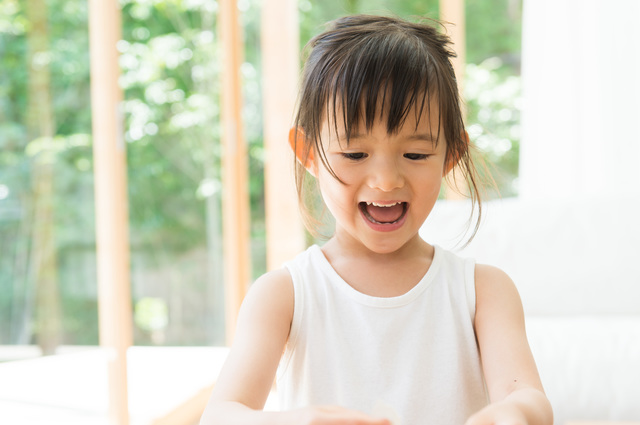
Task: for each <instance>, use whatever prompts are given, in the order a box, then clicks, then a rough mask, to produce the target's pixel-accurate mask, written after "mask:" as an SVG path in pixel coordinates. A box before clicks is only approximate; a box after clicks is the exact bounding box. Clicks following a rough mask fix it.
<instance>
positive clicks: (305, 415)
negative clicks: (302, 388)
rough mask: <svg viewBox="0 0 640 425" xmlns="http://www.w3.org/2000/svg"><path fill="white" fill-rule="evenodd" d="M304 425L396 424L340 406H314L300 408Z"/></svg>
mask: <svg viewBox="0 0 640 425" xmlns="http://www.w3.org/2000/svg"><path fill="white" fill-rule="evenodd" d="M297 413H299V414H300V417H301V418H302V421H301V422H300V423H301V424H304V425H394V424H392V423H391V421H390V420H389V419H385V418H376V417H373V416H369V415H366V414H364V413H362V412H358V411H356V410H349V409H345V408H343V407H338V406H314V407H306V408H303V409H300V410H298V412H297Z"/></svg>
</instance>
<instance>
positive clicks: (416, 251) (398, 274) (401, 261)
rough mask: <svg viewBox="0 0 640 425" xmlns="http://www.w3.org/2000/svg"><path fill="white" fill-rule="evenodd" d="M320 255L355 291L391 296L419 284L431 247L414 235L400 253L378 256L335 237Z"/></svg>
mask: <svg viewBox="0 0 640 425" xmlns="http://www.w3.org/2000/svg"><path fill="white" fill-rule="evenodd" d="M322 252H323V253H324V255H325V257H326V258H327V260H328V261H329V263H330V264H331V266H332V267H333V268H334V269H335V271H336V272H337V273H338V274H339V275H340V276H341V277H342V279H344V280H345V281H346V282H347V283H348V284H349V285H351V286H352V287H353V288H354V289H356V290H358V291H360V292H362V293H364V294H367V295H372V296H378V297H393V296H399V295H402V294H404V293H406V292H408V291H409V290H411V288H413V287H414V286H415V285H417V284H418V282H420V280H421V279H422V278H423V277H424V275H425V274H426V273H427V271H428V270H429V267H430V266H431V262H432V260H433V255H434V248H433V246H431V245H429V244H428V243H426V242H425V241H424V240H423V239H422V238H420V236H419V235H416V236H415V237H414V238H412V239H411V240H410V241H409V242H407V243H406V244H405V245H403V246H402V247H401V248H400V249H399V250H397V251H394V252H391V253H385V254H380V253H376V252H373V251H370V250H368V249H366V247H364V246H362V245H360V246H358V245H354V244H351V243H349V242H348V241H345V240H342V239H341V238H340V237H336V236H334V237H333V238H331V239H330V240H329V241H328V242H327V243H326V244H325V245H324V246H323V247H322Z"/></svg>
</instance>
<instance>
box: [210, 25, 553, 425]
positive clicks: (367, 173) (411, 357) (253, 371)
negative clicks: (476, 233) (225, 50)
mask: <svg viewBox="0 0 640 425" xmlns="http://www.w3.org/2000/svg"><path fill="white" fill-rule="evenodd" d="M449 43H450V42H449V39H448V38H447V37H446V36H444V35H442V34H440V33H439V32H438V31H437V30H436V29H434V28H432V27H431V26H428V25H423V24H416V23H410V22H406V21H403V20H400V19H396V18H390V17H380V16H351V17H346V18H343V19H339V20H337V21H335V22H333V23H332V25H331V27H330V29H329V30H328V31H326V32H325V33H323V34H321V35H319V36H318V37H316V38H314V39H313V40H312V41H311V42H310V49H311V51H310V54H309V57H308V60H307V63H306V66H305V69H304V75H303V82H302V87H301V93H300V98H299V110H298V114H297V118H296V123H295V126H294V128H293V129H292V131H291V134H290V142H291V144H292V146H293V149H294V152H295V154H296V158H297V160H298V163H299V164H300V166H301V167H303V169H302V171H303V172H302V173H298V177H297V183H298V192H299V194H300V196H301V199H302V200H304V194H303V188H304V187H306V186H308V185H305V174H306V172H308V173H309V174H311V175H312V176H313V177H314V178H315V180H316V182H317V184H318V187H319V189H320V193H321V194H322V198H323V200H324V203H325V205H326V207H327V209H328V210H329V211H330V212H331V214H332V215H333V217H334V218H335V232H334V234H333V236H332V237H331V239H329V240H328V241H327V242H326V244H325V245H323V246H322V247H319V246H315V245H314V246H312V247H311V248H309V249H308V250H306V251H305V252H303V253H301V254H300V255H299V256H298V257H297V258H296V259H294V260H293V261H291V262H289V263H287V264H286V267H285V268H283V269H281V270H275V271H272V272H269V273H267V274H265V275H264V276H262V277H261V278H259V279H258V280H257V281H256V282H255V284H254V285H253V286H252V288H251V291H249V294H248V295H247V297H246V299H245V301H244V304H243V307H242V309H241V312H240V316H239V319H238V327H237V333H236V336H235V341H234V344H233V347H232V349H231V351H230V354H229V357H228V360H227V362H226V364H225V366H224V368H223V371H222V373H221V374H220V377H219V379H218V380H217V382H216V385H215V388H214V391H213V394H212V397H211V400H210V402H209V405H208V406H207V408H206V410H205V412H204V415H203V417H202V421H201V424H202V425H205V424H206V425H240V424H247V425H259V424H278V425H288V424H291V425H307V424H308V425H311V424H323V425H325V424H326V425H340V424H344V425H346V424H350V425H355V424H362V425H383V424H387V425H389V424H394V425H400V424H401V425H462V424H464V423H465V422H466V423H467V425H485V424H486V425H489V424H500V425H527V424H529V425H551V424H552V422H553V419H552V412H551V408H550V404H549V402H548V400H547V398H546V397H545V395H544V392H543V389H542V385H541V383H540V379H539V376H538V372H537V370H536V365H535V363H534V360H533V358H532V355H531V352H530V350H529V346H528V343H527V338H526V335H525V328H524V318H523V311H522V306H521V302H520V299H519V296H518V293H517V291H516V288H515V286H514V284H513V282H512V281H511V280H510V279H509V277H508V276H507V275H506V274H505V273H503V272H502V271H500V270H498V269H496V268H493V267H490V266H486V265H480V264H475V263H474V262H473V261H472V260H470V259H463V258H459V257H458V256H456V255H454V254H453V253H451V252H448V251H445V250H443V249H442V248H440V247H438V246H434V245H431V244H429V243H428V242H426V241H424V240H423V239H422V238H421V237H420V236H419V234H418V231H419V229H420V227H421V226H422V224H423V223H424V221H425V220H426V218H427V217H428V216H429V213H430V212H431V209H432V208H433V206H434V204H435V202H436V200H437V198H438V194H439V192H440V187H441V183H442V179H443V176H445V175H447V173H448V172H449V171H450V170H451V169H452V168H453V167H454V166H456V165H458V166H459V167H460V168H461V170H462V171H463V172H464V174H465V175H466V176H467V180H468V181H469V182H470V187H471V189H472V191H471V192H472V195H471V196H472V199H473V201H474V204H477V205H479V199H478V195H477V187H476V180H477V177H476V174H475V171H474V168H473V165H472V163H471V159H470V156H469V142H468V137H467V134H466V132H465V129H464V124H463V118H462V115H461V112H460V106H459V99H458V92H457V85H456V80H455V75H454V71H453V68H452V66H451V63H450V59H451V57H452V56H454V54H453V53H452V52H451V51H450V50H449V47H448V46H449ZM305 169H306V172H305ZM303 203H304V202H303ZM283 237H286V236H284V235H283ZM274 377H276V378H277V388H278V396H279V398H280V401H281V405H282V406H281V407H282V409H283V410H282V411H280V412H263V411H262V408H263V406H264V403H265V401H266V399H267V396H268V394H269V390H270V389H271V386H272V383H273V380H274Z"/></svg>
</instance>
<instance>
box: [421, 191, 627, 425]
mask: <svg viewBox="0 0 640 425" xmlns="http://www.w3.org/2000/svg"><path fill="white" fill-rule="evenodd" d="M638 211H640V197H628V198H611V199H606V198H604V197H599V198H583V199H571V200H553V201H533V200H531V201H526V200H518V199H505V200H498V201H491V202H488V203H486V205H485V212H483V216H484V218H483V222H482V225H481V227H480V230H479V232H478V234H477V235H476V237H475V239H474V240H473V241H472V242H471V243H470V244H469V245H468V246H466V247H462V245H463V243H461V242H460V241H464V240H465V239H464V235H465V231H466V229H467V221H468V219H469V213H470V204H469V203H468V202H465V201H439V202H438V204H437V205H436V207H435V209H434V211H433V212H432V214H431V216H430V217H429V219H428V220H427V222H426V223H425V225H424V227H423V229H422V230H421V234H422V235H423V237H425V238H426V239H427V240H429V241H431V242H433V243H436V244H438V245H440V246H442V247H445V248H449V249H453V250H454V251H457V252H458V253H459V254H460V255H463V256H470V257H474V258H476V259H477V260H478V262H483V263H488V264H493V265H496V266H499V267H501V268H502V269H503V270H505V271H506V272H507V273H509V275H510V276H511V277H512V278H513V280H514V281H515V283H516V285H517V287H518V290H519V292H520V295H521V297H522V301H523V305H524V309H525V314H526V319H527V333H528V337H529V342H530V345H531V349H532V351H533V354H534V356H535V359H536V362H537V364H538V369H539V371H540V375H541V378H542V381H543V384H544V386H545V390H546V392H547V395H548V397H549V399H550V400H551V403H552V404H553V407H554V413H555V419H556V420H555V423H556V424H557V425H562V424H565V423H567V422H576V421H614V422H629V421H631V422H638V423H640V267H639V265H640V214H638Z"/></svg>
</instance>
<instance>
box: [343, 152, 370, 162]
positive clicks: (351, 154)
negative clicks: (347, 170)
mask: <svg viewBox="0 0 640 425" xmlns="http://www.w3.org/2000/svg"><path fill="white" fill-rule="evenodd" d="M342 156H344V157H345V158H347V159H350V160H352V161H357V160H359V159H364V158H366V157H367V154H366V153H364V152H343V153H342Z"/></svg>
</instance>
